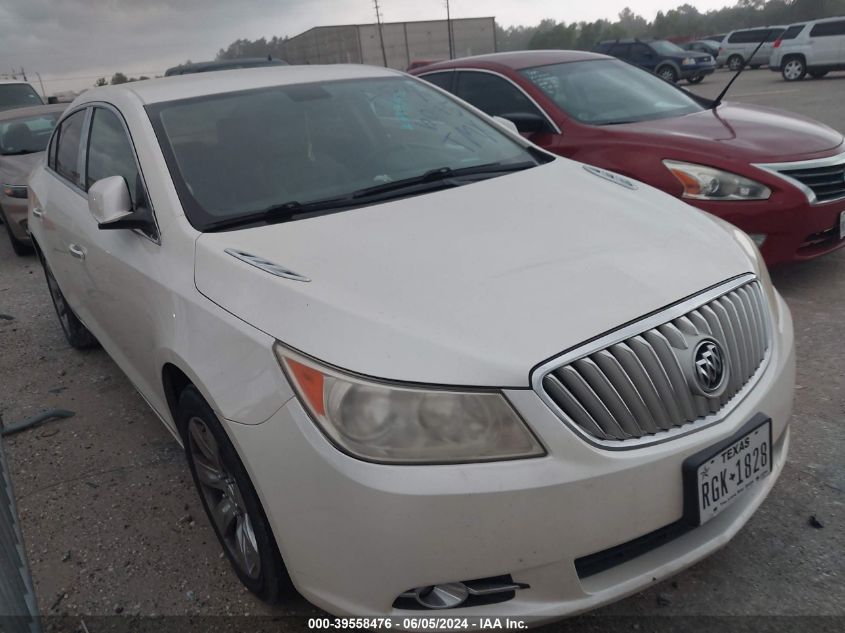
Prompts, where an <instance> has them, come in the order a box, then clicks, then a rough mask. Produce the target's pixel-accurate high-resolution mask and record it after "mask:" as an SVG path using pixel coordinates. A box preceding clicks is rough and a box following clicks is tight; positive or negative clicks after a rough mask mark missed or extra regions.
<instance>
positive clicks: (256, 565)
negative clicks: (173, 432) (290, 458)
mask: <svg viewBox="0 0 845 633" xmlns="http://www.w3.org/2000/svg"><path fill="white" fill-rule="evenodd" d="M188 447H189V450H190V454H191V460H192V461H193V464H194V470H195V472H196V477H197V483H198V485H199V488H200V493H201V494H202V495H203V498H204V500H205V503H206V506H207V507H208V510H209V513H210V514H211V517H212V520H213V521H214V524H215V526H216V527H217V531H218V532H219V534H220V539H221V540H222V541H223V543H224V545H225V547H226V549H227V550H228V553H229V555H230V557H231V559H232V560H233V561H234V563H235V564H236V565H237V566H238V568H239V569H240V570H241V571H242V572H243V573H244V574H245V575H247V576H248V577H250V578H258V577H259V575H260V574H261V557H260V555H259V552H258V542H257V541H256V538H255V532H254V531H253V527H252V520H251V519H250V516H249V513H248V512H247V508H246V504H245V503H244V499H243V496H242V494H241V491H240V488H239V487H238V483H237V481H236V480H235V478H234V477H233V476H232V475H231V473H229V471H228V470H227V469H226V466H225V464H224V463H223V459H222V457H221V454H220V449H219V447H218V445H217V440H215V439H214V435H213V434H212V433H211V431H210V430H209V429H208V427H207V426H206V424H205V422H204V421H203V420H202V419H200V418H198V417H192V418H191V419H190V420H189V421H188Z"/></svg>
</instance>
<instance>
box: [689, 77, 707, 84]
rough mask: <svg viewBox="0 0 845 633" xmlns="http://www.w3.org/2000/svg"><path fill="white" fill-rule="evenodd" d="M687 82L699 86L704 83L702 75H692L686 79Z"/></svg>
mask: <svg viewBox="0 0 845 633" xmlns="http://www.w3.org/2000/svg"><path fill="white" fill-rule="evenodd" d="M687 81H688V82H689V83H691V84H700V83H701V82H702V81H704V75H693V76H692V77H687Z"/></svg>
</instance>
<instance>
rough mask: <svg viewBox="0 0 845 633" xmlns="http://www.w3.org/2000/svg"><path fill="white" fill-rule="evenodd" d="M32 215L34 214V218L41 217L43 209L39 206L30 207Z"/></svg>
mask: <svg viewBox="0 0 845 633" xmlns="http://www.w3.org/2000/svg"><path fill="white" fill-rule="evenodd" d="M32 215H34V216H35V217H36V218H43V217H44V211H42V210H41V207H32Z"/></svg>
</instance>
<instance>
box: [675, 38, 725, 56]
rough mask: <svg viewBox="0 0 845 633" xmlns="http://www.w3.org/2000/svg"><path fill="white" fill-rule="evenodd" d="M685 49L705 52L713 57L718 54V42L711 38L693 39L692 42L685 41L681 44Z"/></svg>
mask: <svg viewBox="0 0 845 633" xmlns="http://www.w3.org/2000/svg"><path fill="white" fill-rule="evenodd" d="M681 48H683V49H684V50H685V51H696V52H698V53H707V54H708V55H710V56H711V57H712V58H713V59H716V57H718V55H719V43H718V42H714V41H713V40H695V41H693V42H686V43H684V44H682V45H681Z"/></svg>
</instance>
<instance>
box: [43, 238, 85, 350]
mask: <svg viewBox="0 0 845 633" xmlns="http://www.w3.org/2000/svg"><path fill="white" fill-rule="evenodd" d="M39 254H40V253H39ZM40 259H41V266H42V267H43V268H44V276H45V277H46V278H47V289H48V290H49V291H50V299H52V301H53V307H54V308H55V309H56V316H58V317H59V325H61V326H62V332H64V334H65V339H67V342H68V344H70V346H71V347H72V348H74V349H79V350H83V349H91V348H94V347H98V346H99V345H100V344H99V342H98V341H97V339H96V338H95V337H94V335H93V334H91V332H89V331H88V328H86V327H85V326H84V325H82V321H80V320H79V317H77V316H76V314H74V312H73V309H71V307H70V306H69V305H68V304H67V301H66V300H65V296H64V294H62V290H61V288H59V282H58V281H56V278H55V277H54V276H53V271H52V270H50V264H48V263H47V260H46V259H44V256H43V255H42V256H41V258H40Z"/></svg>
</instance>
